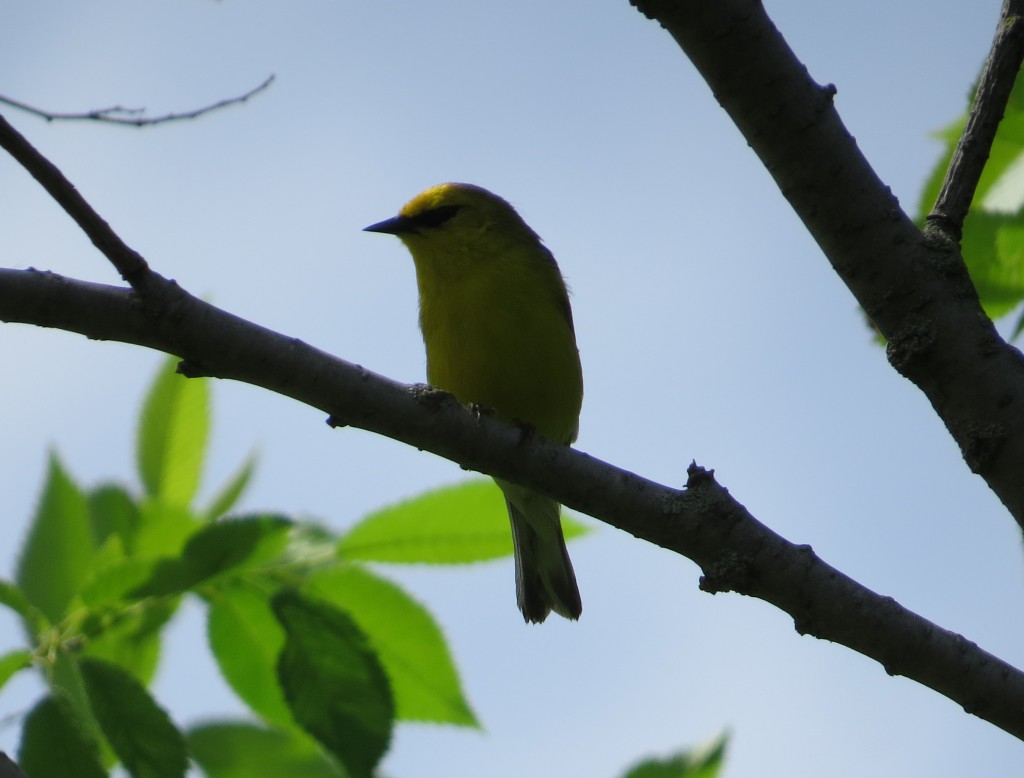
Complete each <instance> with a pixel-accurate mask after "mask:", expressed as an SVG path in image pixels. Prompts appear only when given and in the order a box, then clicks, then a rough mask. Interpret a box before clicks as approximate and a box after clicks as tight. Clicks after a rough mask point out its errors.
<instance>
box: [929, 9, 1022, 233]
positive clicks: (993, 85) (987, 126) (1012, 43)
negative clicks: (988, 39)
mask: <svg viewBox="0 0 1024 778" xmlns="http://www.w3.org/2000/svg"><path fill="white" fill-rule="evenodd" d="M1022 60H1024V0H1004V2H1003V9H1002V12H1001V13H1000V17H999V26H998V27H997V28H996V35H995V40H993V41H992V48H991V50H990V51H989V54H988V58H987V59H986V60H985V66H984V67H983V68H982V71H981V78H980V79H979V80H978V88H977V90H976V91H975V93H974V101H973V103H972V104H971V111H970V114H969V115H968V117H967V125H966V126H965V127H964V131H963V133H961V135H960V140H959V141H958V142H957V145H956V149H954V151H953V158H952V159H951V160H950V161H949V169H948V170H947V171H946V177H945V179H943V181H942V187H941V189H940V190H939V196H938V198H937V199H936V201H935V207H934V208H933V209H932V212H931V213H930V214H928V223H929V225H930V226H934V227H935V229H938V230H941V231H942V232H943V233H944V234H945V235H946V236H948V238H949V239H950V240H953V241H955V242H957V243H959V242H960V238H961V237H963V228H964V219H966V218H967V211H968V210H969V209H970V207H971V202H972V201H973V200H974V192H975V190H976V189H977V188H978V181H979V180H980V179H981V173H982V171H983V170H984V169H985V163H986V162H988V155H989V153H990V152H991V150H992V143H993V141H994V140H995V138H996V130H998V129H999V122H1000V121H1002V119H1003V113H1004V112H1005V110H1006V104H1007V102H1008V101H1009V99H1010V93H1011V92H1012V91H1013V83H1014V81H1016V80H1017V73H1019V72H1020V66H1021V61H1022Z"/></svg>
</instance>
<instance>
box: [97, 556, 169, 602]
mask: <svg viewBox="0 0 1024 778" xmlns="http://www.w3.org/2000/svg"><path fill="white" fill-rule="evenodd" d="M156 565H157V560H155V559H136V558H131V559H121V560H119V561H117V562H113V563H112V564H109V565H107V566H105V567H102V568H100V569H99V570H97V571H96V572H95V573H93V574H92V575H91V576H89V579H88V580H87V581H86V582H85V583H84V584H83V585H82V589H81V591H80V592H79V596H80V598H81V600H82V603H83V604H84V605H86V606H88V607H90V608H99V607H100V606H103V605H112V604H114V603H119V602H125V601H127V600H129V599H131V598H130V597H129V593H130V592H131V591H132V590H134V589H138V588H139V587H140V586H142V584H144V583H145V582H146V581H148V580H149V579H150V578H152V577H153V569H154V568H155V567H156Z"/></svg>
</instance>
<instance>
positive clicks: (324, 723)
mask: <svg viewBox="0 0 1024 778" xmlns="http://www.w3.org/2000/svg"><path fill="white" fill-rule="evenodd" d="M272 604H273V608H274V613H275V615H276V616H277V618H278V621H280V622H281V625H282V626H283V627H284V630H285V644H284V649H283V650H282V652H281V658H280V659H279V661H278V666H277V669H278V677H279V678H280V680H281V686H282V687H283V688H284V696H285V699H286V700H287V701H288V705H289V706H290V707H291V709H292V713H293V715H294V716H295V720H296V721H297V722H298V723H299V724H300V725H301V726H302V727H303V728H304V729H305V730H306V731H307V732H309V733H310V734H311V735H313V736H314V737H315V738H316V739H317V740H318V741H319V742H320V744H321V745H323V746H324V747H325V748H326V749H327V750H328V751H330V752H331V753H332V754H334V755H335V756H336V757H337V758H338V760H339V761H340V762H341V763H342V765H343V766H344V767H345V769H346V770H347V771H348V773H349V774H350V775H351V776H352V778H369V777H370V776H371V775H372V774H373V770H374V767H376V765H377V763H378V762H379V761H380V759H381V757H382V756H383V755H384V753H385V751H387V748H388V744H389V743H390V742H391V731H392V728H393V726H394V717H395V710H394V702H393V701H392V698H391V689H390V687H389V686H388V679H387V676H386V675H385V673H384V670H383V668H382V667H381V665H380V661H379V660H378V658H377V656H376V654H374V652H373V650H372V649H371V648H370V646H369V644H368V641H367V639H366V636H365V635H364V634H363V633H362V631H361V630H360V629H359V628H358V627H357V626H356V624H355V622H353V621H352V619H351V618H349V616H347V615H346V614H345V613H344V612H342V611H340V610H338V609H337V608H335V607H333V606H331V605H328V604H326V603H321V602H315V601H313V600H309V599H307V598H305V597H303V596H302V595H301V594H299V593H298V592H296V591H294V590H284V591H281V592H279V593H278V594H276V595H275V596H274V598H273V600H272Z"/></svg>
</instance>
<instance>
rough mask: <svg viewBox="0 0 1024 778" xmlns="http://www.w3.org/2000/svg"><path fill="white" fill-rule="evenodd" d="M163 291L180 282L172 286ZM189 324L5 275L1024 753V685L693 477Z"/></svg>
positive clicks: (119, 299)
mask: <svg viewBox="0 0 1024 778" xmlns="http://www.w3.org/2000/svg"><path fill="white" fill-rule="evenodd" d="M163 283H169V282H166V281H164V282H163ZM172 291H173V294H175V295H176V296H177V299H176V301H175V315H174V316H173V317H172V316H154V315H152V312H150V311H147V310H146V309H144V308H143V306H142V305H140V304H139V299H138V296H137V294H136V293H135V292H133V291H131V290H129V289H123V288H118V287H112V286H105V285H101V284H91V283H86V282H83V281H74V280H70V279H66V278H63V277H61V276H58V275H55V274H53V273H44V272H39V271H35V270H3V269H0V320H3V321H9V322H23V323H27V324H35V325H38V326H43V327H58V328H60V329H63V330H68V331H71V332H80V333H82V334H83V335H86V336H88V337H90V338H95V339H103V340H117V341H122V342H126V343H135V344H138V345H141V346H146V347H149V348H154V349H157V350H159V351H164V352H166V353H169V354H175V355H177V356H180V357H183V358H184V360H185V361H184V362H183V363H182V366H181V368H180V370H181V372H183V373H185V374H187V375H199V374H201V375H209V376H214V377H217V378H227V379H234V380H237V381H243V382H245V383H249V384H252V385H254V386H260V387H263V388H265V389H269V390H271V391H273V392H277V393H278V394H282V395H285V396H287V397H292V398H294V399H296V400H298V401H300V402H303V403H305V404H307V405H310V406H311V407H314V408H318V409H320V410H321V411H323V412H324V413H326V414H329V419H330V423H331V424H332V425H334V426H341V425H350V426H353V427H358V428H360V429H365V430H369V431H371V432H376V433H379V434H381V435H385V436H387V437H389V438H393V439H394V440H398V441H401V442H403V443H407V444H408V445H410V446H415V447H417V448H419V449H423V450H426V451H432V452H433V453H435V454H438V455H439V456H442V457H445V458H447V459H450V460H452V461H453V462H457V463H459V464H460V465H462V466H463V467H464V468H466V469H470V470H478V471H480V472H484V473H489V474H491V475H494V476H498V477H500V478H505V479H508V480H510V481H514V482H516V483H521V484H523V485H524V486H528V487H530V488H532V489H536V490H537V491H539V492H543V493H544V494H548V495H550V496H551V497H553V498H555V499H556V500H558V501H559V502H562V503H564V504H565V505H568V506H569V507H571V508H574V509H576V510H578V511H581V512H583V513H587V514H589V515H591V516H594V517H595V518H598V519H601V520H602V521H605V522H607V523H609V524H611V525H613V526H615V527H618V528H619V529H622V530H625V531H626V532H629V533H631V534H633V535H635V536H636V537H638V538H642V539H644V540H647V541H650V542H651V543H655V544H657V545H659V546H662V547H664V548H667V549H669V550H671V551H675V552H676V553H679V554H682V555H684V556H687V557H689V558H690V559H692V560H693V561H694V562H696V563H697V564H698V565H700V567H701V568H702V569H703V571H704V576H703V578H702V579H701V584H700V585H701V588H702V589H704V590H705V591H708V592H712V593H715V592H726V591H735V592H739V593H741V594H747V595H750V596H753V597H758V598H760V599H762V600H765V601H766V602H769V603H772V604H773V605H775V606H777V607H778V608H780V609H782V610H784V611H786V612H787V613H789V614H790V615H792V617H793V619H794V622H795V625H796V628H797V630H798V631H799V632H800V633H801V634H808V635H813V636H815V637H818V638H822V639H824V640H830V641H832V642H835V643H842V644H843V645H845V646H849V647H850V648H852V649H854V650H855V651H858V652H860V653H862V654H864V655H865V656H868V657H871V658H873V659H876V660H877V661H878V662H880V663H881V664H882V665H883V667H884V668H885V670H886V672H888V673H890V674H894V675H895V674H898V675H904V676H906V677H908V678H911V679H913V680H916V681H918V682H919V683H921V684H924V685H925V686H928V687H930V688H932V689H934V690H936V691H938V692H939V693H941V694H944V695H945V696H947V697H949V698H950V699H952V700H954V701H956V702H957V703H959V704H960V705H962V706H963V707H964V709H965V710H967V711H969V712H971V713H973V714H975V715H977V716H979V717H981V718H983V719H986V720H987V721H990V722H992V723H993V724H995V725H996V726H998V727H1000V728H1002V729H1004V730H1006V731H1007V732H1009V733H1011V734H1013V735H1015V736H1016V737H1018V738H1021V739H1024V716H1021V711H1022V710H1024V673H1021V672H1020V671H1019V670H1016V669H1015V668H1013V667H1012V666H1010V665H1009V664H1007V663H1006V662H1003V661H1002V660H1000V659H998V658H996V657H995V656H992V655H991V654H988V653H986V652H985V651H983V650H981V649H980V648H978V647H977V646H976V645H974V644H973V643H971V642H969V641H967V640H965V639H964V638H963V637H961V636H960V635H957V634H955V633H952V632H949V631H947V630H944V629H942V628H941V627H939V626H937V625H935V624H933V623H931V622H929V621H927V620H926V619H924V618H922V617H920V616H918V615H916V614H914V613H912V612H911V611H909V610H907V609H906V608H904V607H902V606H901V605H899V604H898V603H897V602H895V601H894V600H893V599H891V598H889V597H882V596H880V595H878V594H876V593H874V592H872V591H871V590H869V589H867V588H866V587H864V586H862V585H861V584H859V583H857V582H856V581H854V580H852V579H851V578H849V577H847V576H845V575H843V574H842V573H840V572H839V571H838V570H836V569H835V568H832V567H830V566H829V565H827V564H826V563H825V562H823V561H822V560H821V559H819V558H818V557H817V556H816V555H815V554H814V552H813V551H812V550H811V548H810V547H809V546H800V545H795V544H793V543H790V542H789V541H787V540H785V539H784V538H782V537H780V536H779V535H777V534H775V533H774V532H772V531H771V530H770V529H768V528H767V527H766V526H764V525H763V524H761V523H760V522H758V521H757V520H756V519H755V518H754V517H753V516H751V515H750V513H749V512H748V511H747V510H746V508H744V507H743V506H742V505H740V504H739V503H738V502H737V501H736V500H735V499H734V498H733V497H731V496H730V495H729V493H728V492H727V491H726V490H725V489H724V488H723V487H722V486H720V485H719V484H718V483H717V482H716V481H715V479H714V476H713V473H711V472H708V471H706V470H704V469H703V468H700V467H697V466H696V465H691V467H690V469H689V478H688V481H687V485H686V488H685V489H683V490H679V489H672V488H669V487H667V486H662V485H660V484H657V483H654V482H652V481H649V480H647V479H644V478H641V477H640V476H637V475H635V474H633V473H630V472H628V471H626V470H622V469H620V468H618V467H615V466H613V465H610V464H607V463H605V462H602V461H600V460H598V459H595V458H593V457H591V456H589V455H587V454H584V453H582V452H580V451H575V450H573V449H570V448H567V447H566V446H563V445H560V444H558V443H553V442H551V441H548V440H545V439H543V438H541V437H539V436H536V435H532V436H530V437H529V439H526V440H524V439H523V436H522V432H521V431H520V430H519V429H517V428H515V427H512V426H509V425H506V424H503V423H502V422H499V421H497V420H496V419H493V418H491V417H488V416H486V415H480V414H474V413H472V412H470V411H469V410H467V409H466V408H465V407H463V406H461V405H459V404H458V403H457V402H456V401H455V400H454V398H452V397H451V396H450V395H447V394H445V393H443V392H438V391H437V390H433V389H430V388H428V387H424V386H407V385H405V384H400V383H397V382H395V381H392V380H390V379H387V378H384V377H383V376H379V375H376V374H375V373H372V372H370V371H368V370H365V369H363V368H361V367H360V366H358V365H353V364H351V363H348V362H345V361H343V360H341V359H338V358H336V357H332V356H330V355H329V354H325V353H323V352H321V351H318V350H316V349H315V348H313V347H312V346H309V345H307V344H305V343H303V342H302V341H300V340H297V339H295V338H289V337H286V336H284V335H281V334H279V333H276V332H272V331H270V330H268V329H265V328H263V327H260V326H258V325H256V324H252V323H250V322H247V321H244V320H242V319H240V318H238V317H236V316H233V315H232V314H230V313H227V312H226V311H223V310H220V309H218V308H216V307H214V306H212V305H209V304H208V303H205V302H203V301H201V300H199V299H196V298H195V297H192V296H191V295H189V294H187V293H186V292H185V291H183V290H181V289H179V288H178V287H176V286H175V287H173V290H172Z"/></svg>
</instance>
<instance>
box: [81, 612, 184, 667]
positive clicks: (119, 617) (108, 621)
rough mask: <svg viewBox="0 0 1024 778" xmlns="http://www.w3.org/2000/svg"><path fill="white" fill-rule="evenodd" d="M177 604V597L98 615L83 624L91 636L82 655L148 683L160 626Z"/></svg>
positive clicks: (157, 657) (158, 646) (157, 653)
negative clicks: (96, 620) (108, 663)
mask: <svg viewBox="0 0 1024 778" xmlns="http://www.w3.org/2000/svg"><path fill="white" fill-rule="evenodd" d="M179 604H180V603H179V600H178V599H176V598H169V599H164V600H160V601H158V602H149V603H147V604H146V607H144V608H141V609H140V608H124V609H121V610H114V611H112V612H109V613H105V614H104V613H101V614H99V622H98V623H97V624H91V623H89V622H88V621H87V622H86V623H85V624H84V625H83V632H85V633H86V634H89V635H90V639H89V642H88V644H87V645H86V647H85V649H84V653H85V655H86V656H90V657H94V658H96V659H105V660H106V661H108V662H112V663H114V664H116V665H118V666H120V667H123V668H124V669H125V670H127V671H129V672H130V673H131V674H132V675H134V676H135V677H136V678H137V679H138V680H139V682H140V683H143V684H148V683H149V682H150V681H152V680H153V676H154V674H155V673H156V668H157V664H158V662H159V661H160V649H161V639H162V630H163V627H164V625H166V624H167V622H168V621H170V619H171V616H173V615H174V613H175V612H176V611H177V609H178V605H179ZM104 616H106V618H105V619H104Z"/></svg>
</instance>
